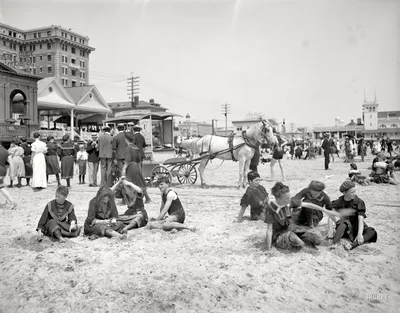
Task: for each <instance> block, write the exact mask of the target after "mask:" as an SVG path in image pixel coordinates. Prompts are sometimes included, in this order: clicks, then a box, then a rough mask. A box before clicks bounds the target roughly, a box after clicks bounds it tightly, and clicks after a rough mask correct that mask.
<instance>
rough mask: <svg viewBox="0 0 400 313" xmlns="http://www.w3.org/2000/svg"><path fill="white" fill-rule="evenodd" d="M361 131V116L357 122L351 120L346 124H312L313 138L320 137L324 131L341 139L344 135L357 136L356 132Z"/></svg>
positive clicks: (362, 127) (362, 128)
mask: <svg viewBox="0 0 400 313" xmlns="http://www.w3.org/2000/svg"><path fill="white" fill-rule="evenodd" d="M363 131H364V125H362V124H361V118H359V119H358V120H357V123H356V122H354V120H351V121H350V123H348V124H347V125H335V126H314V127H313V129H312V134H313V139H321V138H322V137H323V135H324V134H325V133H329V134H330V135H331V136H335V137H336V138H338V139H341V138H343V137H344V136H345V135H350V136H357V134H362V133H363Z"/></svg>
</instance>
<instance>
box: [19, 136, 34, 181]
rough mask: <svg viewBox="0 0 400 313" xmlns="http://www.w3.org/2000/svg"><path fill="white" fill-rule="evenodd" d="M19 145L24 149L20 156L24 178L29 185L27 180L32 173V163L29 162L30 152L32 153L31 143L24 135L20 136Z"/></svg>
mask: <svg viewBox="0 0 400 313" xmlns="http://www.w3.org/2000/svg"><path fill="white" fill-rule="evenodd" d="M20 147H21V148H22V149H24V156H23V157H22V159H23V161H24V165H25V179H26V185H27V186H29V182H30V180H31V178H32V174H33V169H32V164H31V154H32V149H31V145H30V144H28V143H27V140H26V138H25V137H22V138H21V144H20Z"/></svg>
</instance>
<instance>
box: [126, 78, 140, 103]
mask: <svg viewBox="0 0 400 313" xmlns="http://www.w3.org/2000/svg"><path fill="white" fill-rule="evenodd" d="M139 78H140V77H139V76H137V77H134V76H133V73H131V77H129V78H128V95H129V99H130V100H131V105H132V108H134V107H135V106H137V105H138V103H139Z"/></svg>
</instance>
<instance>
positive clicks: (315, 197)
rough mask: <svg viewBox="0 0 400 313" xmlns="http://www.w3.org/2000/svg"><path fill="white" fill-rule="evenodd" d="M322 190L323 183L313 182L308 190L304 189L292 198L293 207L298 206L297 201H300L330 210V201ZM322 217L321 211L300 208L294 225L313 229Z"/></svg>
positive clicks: (323, 187)
mask: <svg viewBox="0 0 400 313" xmlns="http://www.w3.org/2000/svg"><path fill="white" fill-rule="evenodd" d="M324 189H325V185H324V183H322V182H320V181H317V180H313V181H311V183H310V184H309V185H308V188H304V189H303V190H301V191H300V192H299V193H298V194H296V195H295V196H294V197H293V198H292V202H293V204H294V205H295V206H297V205H298V201H302V202H303V203H306V202H308V203H314V204H315V205H318V206H320V207H325V209H327V210H331V209H332V208H331V206H332V204H331V200H330V199H329V197H328V195H327V194H326V193H325V192H324ZM323 217H324V214H323V213H322V212H321V211H317V210H312V209H310V208H307V207H304V208H303V207H301V211H300V212H299V213H298V215H297V221H296V224H298V225H304V226H310V227H315V226H317V225H318V224H319V222H320V221H321V220H322V218H323Z"/></svg>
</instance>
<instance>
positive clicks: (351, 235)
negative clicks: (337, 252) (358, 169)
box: [328, 181, 378, 250]
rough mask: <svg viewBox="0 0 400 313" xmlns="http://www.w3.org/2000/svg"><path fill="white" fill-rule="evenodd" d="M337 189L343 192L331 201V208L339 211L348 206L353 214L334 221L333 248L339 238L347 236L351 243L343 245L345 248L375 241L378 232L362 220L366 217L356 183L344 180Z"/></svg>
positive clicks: (329, 226) (348, 248) (352, 247)
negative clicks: (357, 193)
mask: <svg viewBox="0 0 400 313" xmlns="http://www.w3.org/2000/svg"><path fill="white" fill-rule="evenodd" d="M339 191H340V192H341V193H343V196H341V197H339V199H337V200H335V201H332V208H333V209H335V210H337V211H339V213H340V211H341V210H343V209H348V208H350V209H353V210H354V211H355V214H354V215H351V216H348V217H342V218H340V219H339V220H338V221H337V222H336V233H335V236H334V237H333V242H332V244H333V246H332V247H333V248H335V247H336V246H337V244H339V242H340V239H341V238H348V239H350V241H351V243H349V244H346V245H345V246H344V248H345V249H346V250H351V249H354V248H355V247H357V246H359V245H362V244H364V243H367V242H376V240H377V239H378V234H377V233H376V231H375V229H374V228H372V227H368V225H367V224H366V223H365V222H364V219H365V218H366V217H367V216H366V215H365V211H366V208H365V203H364V201H363V200H361V199H360V198H359V197H358V196H357V195H356V185H355V184H354V182H352V181H345V182H344V183H342V184H341V186H340V188H339ZM333 219H334V218H333ZM333 221H335V219H334V220H333ZM331 223H332V221H331V219H329V221H328V229H329V228H331V225H330V224H331Z"/></svg>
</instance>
